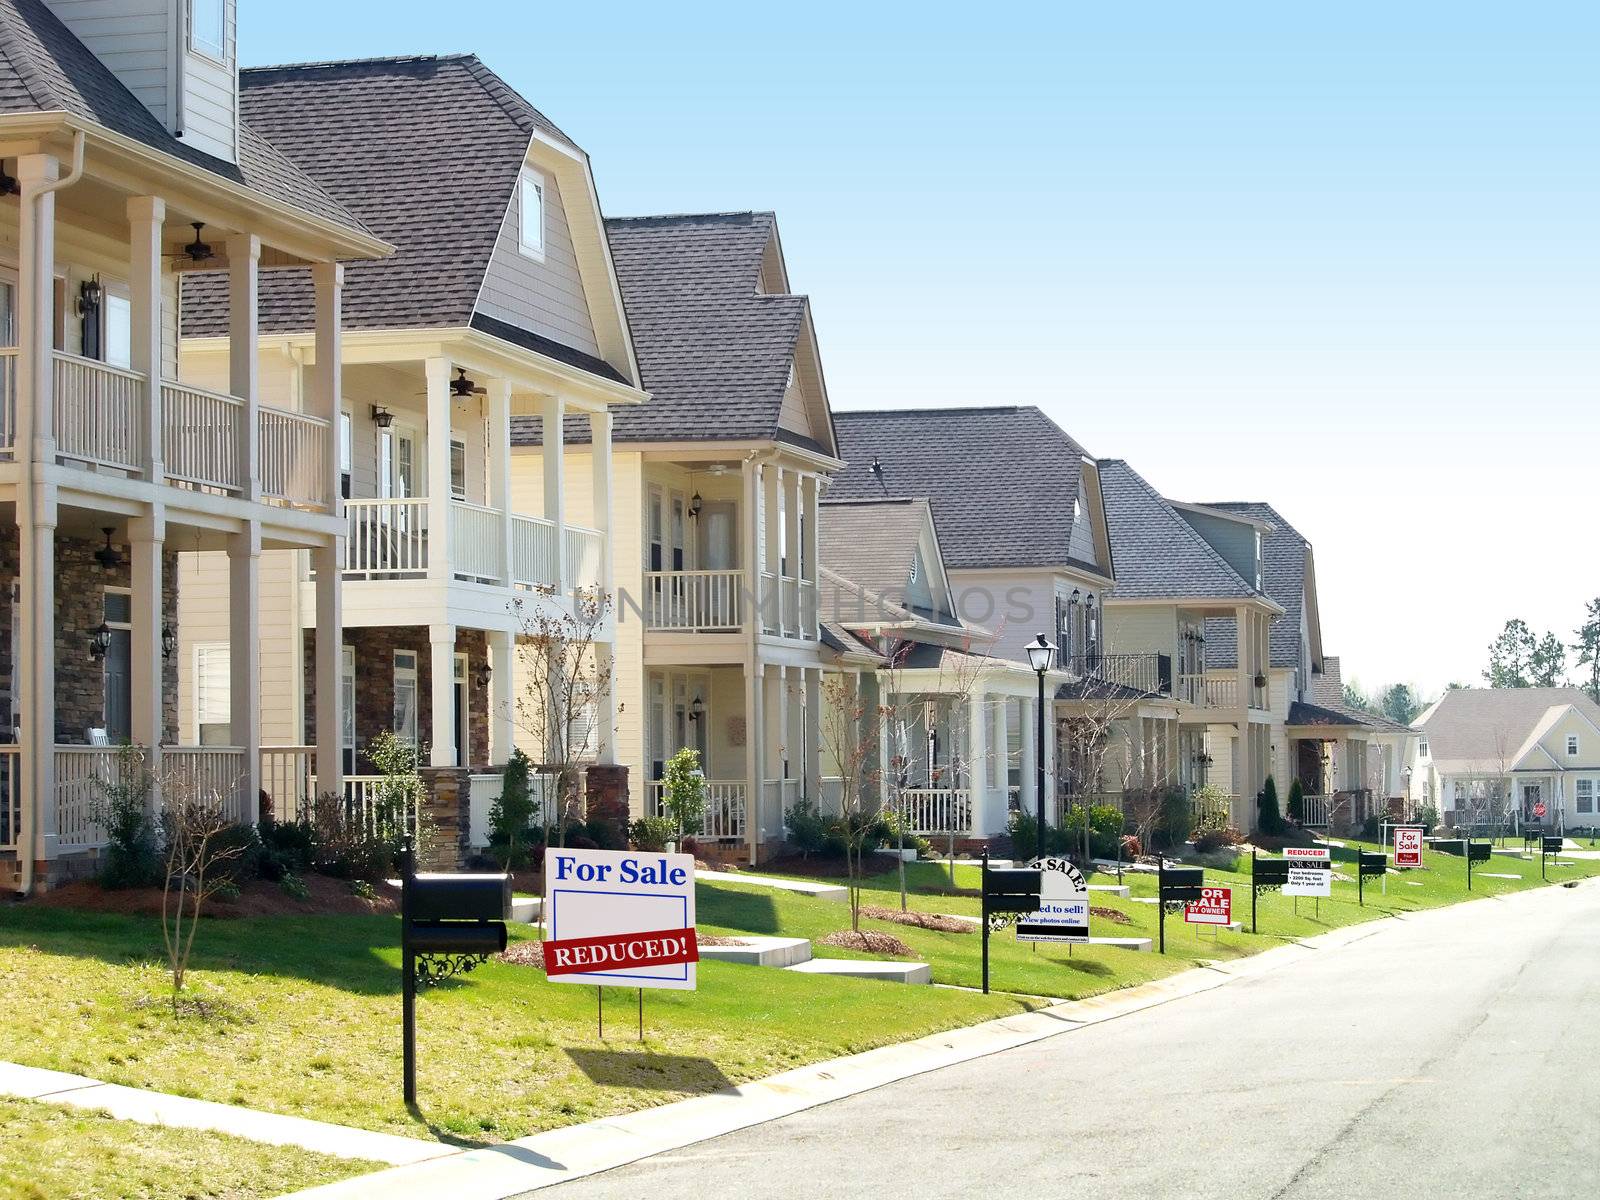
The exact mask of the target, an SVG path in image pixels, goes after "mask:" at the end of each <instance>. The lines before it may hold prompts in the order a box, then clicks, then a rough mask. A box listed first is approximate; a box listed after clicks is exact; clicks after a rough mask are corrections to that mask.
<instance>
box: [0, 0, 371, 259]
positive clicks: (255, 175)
mask: <svg viewBox="0 0 1600 1200" xmlns="http://www.w3.org/2000/svg"><path fill="white" fill-rule="evenodd" d="M55 111H62V112H67V113H70V114H72V115H73V116H75V117H80V118H82V119H84V120H87V121H93V122H95V123H96V124H98V125H101V126H103V127H105V128H106V129H108V130H110V131H111V132H112V133H116V134H120V135H121V136H123V137H126V138H131V139H132V140H134V141H136V142H140V143H142V144H143V145H146V146H149V147H150V148H152V149H154V150H159V151H161V152H162V153H164V154H169V155H171V156H172V157H173V158H176V159H180V160H182V161H183V162H186V163H189V164H190V165H192V166H196V167H200V168H202V169H203V170H206V171H210V172H211V173H212V174H214V175H217V176H219V177H221V178H223V179H226V180H228V181H229V182H230V183H236V184H242V185H244V186H246V187H251V188H254V189H256V190H257V191H259V192H261V193H263V194H264V195H266V196H269V197H271V198H272V199H273V200H276V201H278V202H280V203H283V204H290V205H293V206H294V207H296V208H299V209H301V210H303V211H304V212H308V213H310V214H312V215H313V216H316V217H320V218H322V219H324V220H327V221H331V222H333V223H334V224H337V225H342V226H344V227H345V228H347V229H351V230H354V231H356V232H359V233H363V234H368V235H369V236H370V234H371V233H372V232H373V231H372V230H370V229H369V228H368V227H367V226H366V225H364V224H363V223H362V222H361V220H360V219H359V218H358V217H356V216H354V215H353V214H352V213H351V212H350V211H349V210H348V209H346V208H345V207H344V206H343V205H342V204H340V203H339V202H338V201H337V200H335V199H334V198H333V197H332V196H330V195H329V194H328V193H327V192H326V191H325V190H324V189H323V188H322V187H320V186H319V185H318V184H317V183H315V182H314V181H313V180H312V179H310V178H309V177H308V176H307V175H306V174H305V173H304V172H303V171H301V169H300V168H299V167H298V166H297V165H296V164H294V163H292V162H290V161H289V159H287V158H286V157H284V155H283V154H282V153H280V152H279V150H278V149H277V148H276V147H274V146H273V145H272V144H271V143H270V142H269V141H268V140H267V139H266V138H265V137H263V136H262V135H261V132H260V131H259V130H257V129H255V128H253V127H252V126H250V125H248V124H245V123H242V122H241V125H240V129H239V162H238V164H237V165H235V164H234V163H230V162H227V161H225V160H223V159H220V158H217V157H216V156H214V155H211V154H207V153H206V152H205V151H203V150H197V149H196V148H195V147H193V146H190V145H188V144H186V143H184V142H180V141H179V140H178V139H177V138H175V137H173V136H172V134H171V133H170V132H168V130H167V128H166V126H165V125H163V124H162V123H161V122H160V121H158V120H157V119H156V116H155V114H154V113H152V112H151V111H150V110H149V109H148V108H146V107H145V106H144V105H143V104H142V103H141V102H140V101H139V100H138V98H137V97H135V96H134V94H133V93H132V92H130V91H129V90H128V89H127V87H125V86H124V85H123V83H122V81H121V80H119V79H118V78H117V77H116V76H115V75H114V74H113V73H112V72H111V70H110V68H108V67H107V66H106V65H105V63H103V62H101V61H100V59H99V58H98V57H96V56H95V55H94V54H93V53H92V52H91V51H90V50H89V49H88V48H87V47H86V46H84V44H83V43H82V42H80V41H79V40H78V38H77V36H76V35H74V34H73V32H72V31H71V30H70V29H68V28H67V27H66V26H65V25H63V24H62V23H61V21H60V19H59V18H57V17H56V15H55V14H54V13H53V12H51V11H50V9H49V8H48V7H47V6H46V5H45V4H44V3H42V2H41V0H0V112H5V113H19V112H55Z"/></svg>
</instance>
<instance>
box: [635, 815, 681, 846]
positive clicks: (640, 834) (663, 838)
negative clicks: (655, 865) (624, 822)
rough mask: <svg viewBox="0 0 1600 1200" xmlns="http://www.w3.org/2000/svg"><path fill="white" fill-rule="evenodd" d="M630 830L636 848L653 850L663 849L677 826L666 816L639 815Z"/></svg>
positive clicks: (676, 829) (670, 839)
mask: <svg viewBox="0 0 1600 1200" xmlns="http://www.w3.org/2000/svg"><path fill="white" fill-rule="evenodd" d="M630 832H631V834H632V835H633V844H634V847H635V848H636V849H639V850H652V851H655V850H665V849H666V848H667V843H668V842H670V841H672V839H673V837H674V835H675V834H676V833H677V832H678V828H677V826H676V825H674V824H673V823H672V821H671V820H670V819H669V818H667V817H640V818H639V819H638V820H637V821H635V822H634V823H633V828H632V829H631V830H630Z"/></svg>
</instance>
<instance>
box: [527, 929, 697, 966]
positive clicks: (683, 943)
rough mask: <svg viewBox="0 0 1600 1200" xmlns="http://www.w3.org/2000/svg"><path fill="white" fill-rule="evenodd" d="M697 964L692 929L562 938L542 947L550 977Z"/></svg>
mask: <svg viewBox="0 0 1600 1200" xmlns="http://www.w3.org/2000/svg"><path fill="white" fill-rule="evenodd" d="M699 961H700V946H699V943H698V942H697V941H696V940H695V935H694V930H692V929H658V930H652V931H651V932H649V933H620V934H608V935H607V936H605V937H587V938H565V939H563V940H561V941H559V942H546V943H545V944H544V969H545V972H546V973H547V974H550V975H565V974H568V973H569V972H573V971H622V970H631V969H634V968H637V967H662V966H667V965H668V964H671V963H692V962H699Z"/></svg>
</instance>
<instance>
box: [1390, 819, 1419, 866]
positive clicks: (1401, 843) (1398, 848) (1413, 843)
mask: <svg viewBox="0 0 1600 1200" xmlns="http://www.w3.org/2000/svg"><path fill="white" fill-rule="evenodd" d="M1394 865H1395V866H1397V867H1420V866H1421V865H1422V826H1421V825H1397V826H1395V830H1394Z"/></svg>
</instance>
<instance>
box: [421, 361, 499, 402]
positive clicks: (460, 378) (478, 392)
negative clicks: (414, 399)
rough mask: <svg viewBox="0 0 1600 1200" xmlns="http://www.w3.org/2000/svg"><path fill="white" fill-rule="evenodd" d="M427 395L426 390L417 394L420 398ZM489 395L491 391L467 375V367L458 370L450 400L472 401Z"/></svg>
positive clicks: (453, 381)
mask: <svg viewBox="0 0 1600 1200" xmlns="http://www.w3.org/2000/svg"><path fill="white" fill-rule="evenodd" d="M427 394H428V393H427V390H426V389H424V390H423V391H420V392H418V393H417V395H419V396H426V395H427ZM488 394H489V389H488V388H486V387H484V386H483V385H482V384H478V383H474V382H473V381H472V376H470V375H468V374H467V369H466V368H465V367H457V368H456V376H455V378H454V379H452V380H451V381H450V398H451V399H452V400H470V399H472V397H474V396H486V395H488Z"/></svg>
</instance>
